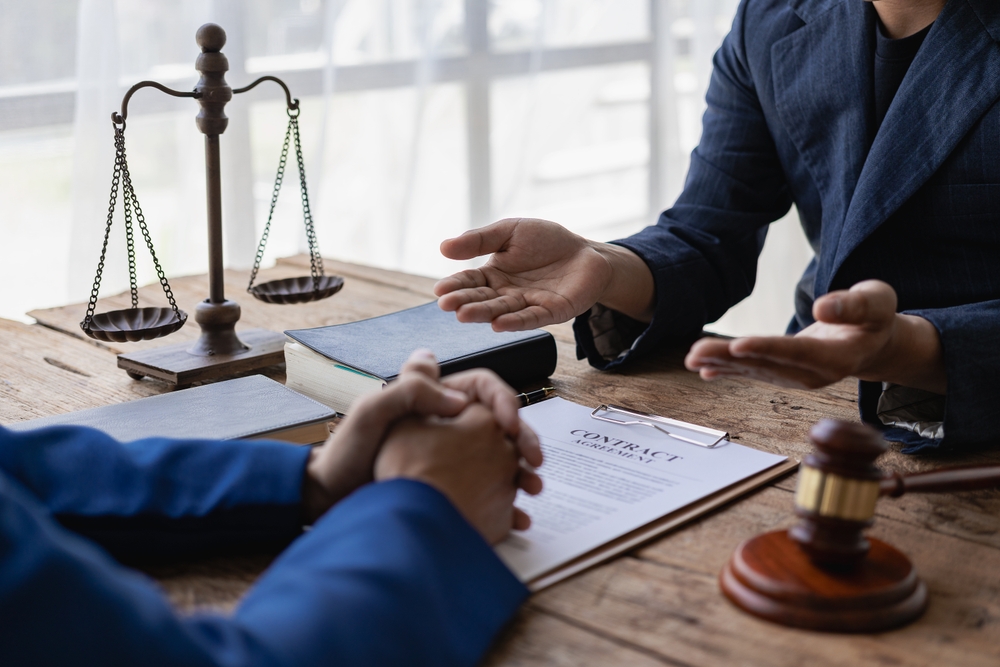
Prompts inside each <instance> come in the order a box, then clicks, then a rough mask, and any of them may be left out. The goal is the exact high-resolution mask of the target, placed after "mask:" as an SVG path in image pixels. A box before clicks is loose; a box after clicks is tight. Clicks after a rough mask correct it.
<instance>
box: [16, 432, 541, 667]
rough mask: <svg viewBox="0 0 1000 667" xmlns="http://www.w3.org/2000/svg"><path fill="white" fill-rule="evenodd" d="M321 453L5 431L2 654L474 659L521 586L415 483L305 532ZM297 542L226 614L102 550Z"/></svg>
mask: <svg viewBox="0 0 1000 667" xmlns="http://www.w3.org/2000/svg"><path fill="white" fill-rule="evenodd" d="M307 456H308V448H305V447H295V446H291V445H286V444H281V443H271V442H254V443H247V442H204V441H203V442H198V441H191V442H176V441H175V442H171V441H167V440H146V441H140V442H135V443H130V444H126V445H121V444H119V443H117V442H115V441H113V440H110V439H109V438H107V437H106V436H104V435H103V434H101V433H99V432H97V431H93V430H89V429H83V428H74V427H56V428H49V429H42V430H38V431H33V432H26V433H18V434H15V433H12V432H10V431H7V430H5V429H3V428H0V664H3V665H5V666H9V667H14V666H20V665H100V666H102V667H107V666H109V665H129V666H134V665H143V666H144V667H146V666H152V665H184V666H186V667H194V666H198V665H245V666H252V665H379V666H384V665H473V664H475V663H476V662H477V661H478V660H479V659H480V657H481V656H482V654H483V653H484V652H485V650H486V649H487V648H488V646H489V643H490V641H491V640H492V638H493V636H494V635H495V634H496V632H497V631H498V630H499V628H500V627H501V626H502V625H503V624H504V623H505V622H506V621H507V619H508V618H509V617H510V616H511V615H512V614H513V613H514V611H515V610H516V609H517V607H518V605H519V604H520V603H521V601H522V600H523V599H524V598H525V597H526V595H527V591H526V589H525V588H524V586H522V585H521V584H520V583H519V582H518V581H517V580H516V579H515V578H514V576H513V575H512V574H511V573H510V572H509V571H508V570H507V568H506V567H504V565H503V564H502V563H501V562H500V561H499V560H498V559H497V557H496V555H495V554H494V553H493V550H492V549H491V548H490V546H489V545H488V544H486V542H485V541H483V539H482V538H481V537H480V536H479V534H478V533H476V532H475V531H474V530H473V529H472V527H471V526H469V524H468V523H466V522H465V520H464V519H463V518H462V517H461V516H460V515H459V514H458V512H457V511H456V510H455V509H454V507H453V506H452V505H451V503H449V502H448V501H447V500H446V499H445V498H444V496H442V495H441V494H440V493H438V492H437V491H435V490H434V489H432V488H431V487H429V486H426V485H424V484H421V483H418V482H411V481H404V480H398V481H393V482H387V483H380V484H371V485H368V486H367V487H364V488H362V489H360V490H359V491H357V492H356V493H355V494H353V495H352V496H350V497H349V498H347V499H345V500H344V501H342V502H341V503H339V504H338V505H337V506H336V507H334V508H333V509H332V510H331V511H329V512H328V513H327V514H326V515H325V516H324V517H323V518H322V519H320V520H319V521H318V522H317V523H316V524H315V525H314V526H313V527H312V529H311V530H310V531H308V532H307V533H305V534H303V535H301V536H299V537H297V538H296V536H298V535H299V533H300V532H301V528H300V525H301V522H300V521H299V512H300V507H299V504H300V489H301V486H302V476H303V471H304V467H305V462H306V458H307ZM60 524H62V525H60ZM65 526H70V527H72V528H73V529H74V531H77V532H71V531H70V530H67V529H66V527H65ZM80 533H82V534H83V536H81V535H80ZM86 537H90V538H91V539H85V538H86ZM292 538H296V539H295V541H294V542H293V543H292V545H291V546H290V547H289V548H288V549H287V550H286V551H285V552H284V553H283V554H282V555H281V556H279V557H278V559H277V560H276V561H275V562H274V563H273V564H272V565H271V567H270V568H269V569H268V570H267V572H265V573H264V575H263V576H262V577H261V578H260V580H259V581H258V582H257V583H256V584H255V585H254V587H253V588H252V589H251V590H250V592H249V593H248V594H247V595H246V597H245V598H244V599H243V601H242V602H241V603H240V605H239V606H238V607H237V609H236V610H235V612H234V613H233V614H232V615H231V616H229V617H223V616H218V615H209V614H200V615H195V616H188V617H181V616H178V615H177V614H176V613H175V612H174V610H173V609H172V608H171V607H170V604H169V603H168V602H167V600H166V599H165V598H164V596H163V594H162V593H161V592H160V591H159V590H158V589H157V587H156V585H155V584H154V583H153V582H152V581H150V580H149V579H147V578H146V577H144V576H143V575H141V574H139V573H137V572H135V571H133V570H129V569H127V568H125V567H123V566H121V565H120V564H118V563H117V562H116V561H115V560H113V559H112V558H111V557H110V556H109V555H108V553H107V552H106V551H105V550H104V549H102V548H101V547H100V546H98V544H95V541H96V542H99V543H102V544H104V545H105V546H108V547H109V548H111V549H112V550H113V551H127V552H128V553H130V554H132V555H138V554H142V553H151V554H157V555H163V553H164V550H165V549H167V550H169V551H171V552H174V553H177V552H182V551H190V550H191V549H198V548H203V547H205V546H213V545H220V544H228V545H233V544H240V543H258V542H261V541H264V540H268V541H271V540H286V541H287V540H289V539H292ZM92 540H93V541H92Z"/></svg>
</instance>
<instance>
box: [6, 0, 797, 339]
mask: <svg viewBox="0 0 1000 667" xmlns="http://www.w3.org/2000/svg"><path fill="white" fill-rule="evenodd" d="M14 2H16V0H0V10H2V9H3V7H4V5H8V4H9V6H10V7H13V6H14V5H13V4H12V3H14ZM45 2H47V3H55V4H58V3H60V2H61V3H63V4H64V5H65V4H66V3H71V2H72V0H45ZM42 4H44V3H42ZM735 6H736V0H652V1H651V0H213V1H210V2H204V1H200V0H128V1H127V2H126V1H125V0H79V2H78V3H76V21H77V39H76V45H75V51H74V52H73V53H72V54H70V55H69V56H67V57H71V58H73V59H74V61H75V70H76V73H77V74H76V78H75V81H69V82H65V85H71V86H72V87H73V89H75V91H76V105H75V115H74V122H73V125H72V127H71V128H65V129H60V127H61V126H57V125H45V124H39V125H37V126H34V127H30V125H31V123H30V122H27V123H26V125H27V126H29V127H27V128H26V129H20V130H18V131H16V132H5V131H4V128H3V126H2V125H0V196H5V197H11V198H14V199H15V205H14V206H12V207H8V210H10V211H12V213H11V214H9V215H8V216H7V217H6V218H2V217H0V232H2V233H3V234H4V235H5V238H8V239H13V240H14V242H13V243H8V244H5V245H4V246H2V247H0V253H2V256H3V259H5V260H7V261H4V262H0V280H5V281H6V280H8V279H9V278H10V275H11V274H10V271H13V268H11V267H16V268H20V269H22V270H23V269H25V267H28V270H29V271H30V270H31V269H32V267H37V268H38V269H40V268H42V267H49V268H48V269H47V270H46V271H45V275H44V276H43V277H42V278H40V279H39V280H37V281H34V282H33V284H32V285H31V287H30V288H27V289H28V291H27V292H18V296H16V298H15V297H12V296H10V295H9V294H0V316H3V317H17V316H18V314H19V313H21V312H24V311H25V310H27V309H28V308H30V307H39V306H49V305H56V304H59V303H66V302H70V301H80V300H83V299H85V298H86V297H87V295H88V294H89V292H90V287H91V284H92V282H93V277H94V270H95V268H96V264H97V258H98V256H99V254H100V249H101V240H102V238H103V233H104V226H105V221H106V218H107V206H108V192H109V189H110V183H111V171H112V161H113V132H112V127H111V122H110V114H111V111H113V110H115V109H117V108H118V106H119V104H120V100H121V96H122V94H123V93H124V91H125V90H127V88H128V87H129V86H130V85H132V84H133V83H135V82H137V81H139V80H143V79H154V80H158V81H161V82H163V83H165V84H166V85H168V86H171V87H173V88H175V89H180V90H190V89H191V87H193V85H194V84H195V82H196V81H197V73H196V72H195V71H194V69H193V64H194V59H195V57H196V55H197V53H198V49H197V47H196V46H195V44H194V32H195V30H196V29H197V27H198V26H199V25H201V24H202V23H204V22H207V21H213V22H217V23H219V24H220V25H222V26H223V27H224V28H225V29H226V31H227V34H228V42H227V44H226V47H225V48H224V50H223V51H224V53H225V54H226V55H227V57H228V59H229V63H230V71H229V73H228V74H227V80H228V81H229V83H230V85H232V86H233V87H234V88H235V87H239V86H242V85H245V84H246V83H248V82H249V81H251V80H252V79H254V78H256V77H258V76H261V75H263V74H268V73H272V74H276V75H277V76H281V77H283V78H286V79H287V80H288V82H289V84H290V86H291V88H292V94H293V95H294V96H296V97H300V98H301V99H302V115H301V120H300V124H301V129H302V139H303V149H304V152H305V160H306V171H307V176H308V184H309V193H310V196H311V201H312V208H313V213H314V218H315V220H316V225H317V233H318V237H319V242H320V248H321V250H322V251H323V254H324V255H327V256H332V257H336V258H340V259H344V260H347V261H353V262H359V263H364V264H372V265H377V266H383V267H387V268H394V269H401V270H405V271H411V272H416V273H422V274H425V275H443V274H445V273H448V272H451V271H454V270H456V269H457V268H460V267H458V266H456V265H454V263H452V262H448V261H447V260H444V259H443V258H442V257H440V255H439V253H438V250H437V247H438V244H439V243H440V241H441V240H442V239H443V238H445V237H447V236H451V235H455V234H458V233H460V232H462V231H463V230H465V229H467V228H469V227H470V226H473V225H475V224H482V223H483V222H486V221H488V220H490V219H497V218H500V217H506V216H534V217H544V218H548V219H552V220H556V221H558V222H560V223H562V224H564V225H566V226H567V227H569V228H571V229H573V230H575V231H578V232H579V233H581V234H585V235H587V236H590V237H592V238H598V239H601V240H611V239H613V238H619V237H621V236H626V235H628V234H630V233H633V232H635V231H637V230H638V229H640V228H641V227H643V226H645V225H647V224H651V223H652V222H653V221H654V220H655V214H656V212H657V210H658V209H659V208H661V207H665V206H667V205H669V204H670V202H671V201H672V200H673V198H674V197H676V195H677V193H678V192H679V189H680V187H681V184H682V183H683V176H684V173H685V172H686V169H687V159H688V158H687V156H688V154H689V153H690V150H691V149H692V148H693V147H694V146H695V145H696V143H697V140H698V137H699V135H700V116H701V113H702V111H703V109H704V101H703V98H704V90H705V88H706V87H707V84H708V76H709V74H710V71H711V62H710V61H711V56H712V53H713V52H714V51H715V49H716V48H717V46H718V44H719V43H720V42H721V40H722V37H723V36H724V35H725V33H726V31H727V30H728V26H729V23H730V22H731V20H732V14H733V12H734V10H735ZM467 13H469V15H467ZM42 14H44V12H42V11H41V10H39V15H40V17H41V18H44V17H42V16H41V15H42ZM476 16H485V17H486V20H487V21H488V25H487V26H486V30H485V32H486V34H485V35H482V34H480V33H479V32H477V31H476V30H475V29H470V27H469V24H471V23H472V22H473V19H475V17H476ZM41 18H40V19H39V20H41ZM24 33H25V34H30V33H31V26H24ZM484 40H485V41H484ZM644 42H645V43H648V44H652V45H653V46H654V47H655V49H654V52H655V54H656V55H655V58H654V59H653V60H649V59H648V58H647V57H646V56H644V55H642V54H643V53H648V52H649V51H648V50H646V51H643V50H641V49H640V50H639V51H633V52H629V53H636V54H639V55H637V56H636V57H631V56H615V55H614V54H613V53H612V52H613V51H614V50H615V49H619V48H622V49H626V50H627V49H628V48H629V46H628V45H630V44H640V45H641V44H642V43H644ZM622 45H624V46H622ZM57 46H58V45H56V44H53V45H52V47H53V48H56V47H57ZM588 49H589V50H590V52H589V54H584V56H582V57H583V58H584V61H581V62H583V65H576V66H574V65H573V63H567V62H566V58H570V57H574V56H572V54H571V55H570V56H567V55H566V54H567V52H568V51H576V50H580V51H587V50H588ZM601 49H604V51H602V52H601V53H604V54H605V55H600V54H598V55H596V56H595V55H593V53H597V52H598V51H601ZM609 49H610V51H609ZM608 53H612V54H611V55H607V54H608ZM505 58H506V60H504V59H505ZM586 58H591V60H590V61H586ZM602 58H604V60H601V59H602ZM585 61H586V62H585ZM3 67H4V62H3V60H2V57H0V98H2V96H3V95H4V91H5V88H4V72H3ZM463 72H464V73H466V74H463ZM469 72H472V73H482V76H483V77H486V79H483V78H477V77H479V75H478V74H476V75H475V76H472V78H469V76H470V75H469V74H468V73H469ZM491 72H492V74H490V73H491ZM657 73H659V76H658V78H657V79H656V80H657V82H658V83H657V85H655V86H651V76H652V75H654V74H657ZM60 85H64V84H60ZM268 86H273V84H270V83H265V84H263V85H262V86H261V87H260V88H258V89H255V90H254V91H251V92H250V93H247V94H246V95H241V96H237V97H236V98H234V100H233V102H232V103H230V104H229V105H227V108H226V113H227V115H228V116H229V117H230V123H229V127H228V129H227V131H226V132H225V134H224V135H223V136H222V140H221V144H222V153H223V154H222V159H223V162H222V172H223V197H224V199H223V216H224V224H225V228H224V233H225V257H226V263H227V265H228V266H230V267H234V268H246V267H247V266H248V265H249V264H250V263H251V262H252V260H253V255H254V250H255V247H256V243H257V239H258V236H259V234H260V231H261V229H262V227H263V224H264V221H265V220H266V217H267V208H268V205H269V203H270V196H271V188H272V185H273V179H274V175H275V168H276V167H277V161H278V154H279V152H280V148H281V141H282V138H283V136H284V131H285V126H286V124H287V116H286V115H285V110H284V104H283V101H282V100H281V99H279V98H277V97H275V95H274V94H273V93H274V90H276V88H275V89H274V90H272V92H271V93H270V94H269V93H267V92H266V87H268ZM484 90H485V95H483V94H482V93H483V91H484ZM477 91H478V92H477ZM29 93H30V91H29ZM29 97H30V95H29ZM0 102H2V99H0ZM482 103H485V104H487V106H486V107H482V106H481V104H482ZM477 105H479V106H477ZM484 109H486V110H488V113H484ZM651 109H654V110H655V116H654V117H652V118H651V116H650V114H651ZM197 110H198V107H197V104H196V103H195V102H194V101H192V100H190V99H174V98H168V97H166V96H165V95H163V94H162V93H160V92H158V91H155V90H151V89H150V90H142V91H139V92H138V93H137V94H136V95H135V96H134V97H133V98H132V100H131V103H130V105H129V120H128V126H127V129H126V144H127V149H128V157H129V167H130V169H131V173H132V178H133V181H134V183H135V187H136V192H137V195H138V197H139V200H140V202H141V203H142V206H143V211H144V213H145V216H146V220H147V221H148V223H149V227H150V230H151V232H152V234H153V240H154V243H155V244H156V251H157V255H158V257H159V258H160V260H161V262H162V264H163V267H164V269H165V271H166V273H167V275H168V277H171V276H180V275H186V274H192V273H200V272H203V271H205V270H206V269H207V257H206V253H207V240H206V231H205V222H204V220H205V203H204V202H205V198H204V187H205V186H204V166H203V165H204V158H203V136H202V135H201V134H200V133H199V132H198V130H197V128H196V127H195V124H194V116H195V114H196V113H197ZM470 113H472V114H474V117H471V118H470V117H467V116H468V114H470ZM477 132H478V134H477ZM32 142H35V143H32ZM654 144H655V145H654ZM42 145H45V146H50V145H58V146H66V147H67V148H65V149H62V152H61V153H60V154H59V155H58V156H56V157H52V156H50V155H47V154H46V153H45V152H44V151H41V153H40V155H41V157H38V158H37V159H35V158H33V157H32V155H31V154H32V150H31V148H30V147H31V146H42ZM26 146H27V147H28V148H27V149H26V148H25V147H26ZM26 156H27V161H26V160H25V157H26ZM64 164H65V166H63V165H64ZM53 165H56V167H55V168H54V167H53ZM61 169H65V173H66V178H65V179H62V180H59V179H58V178H57V179H56V181H57V182H60V183H65V186H60V187H65V190H58V189H55V190H53V188H55V186H52V188H50V190H49V191H47V194H48V196H46V197H39V198H37V200H36V201H33V200H31V198H32V197H33V196H34V194H33V193H31V192H25V191H24V190H25V188H24V187H21V190H22V191H13V190H12V188H13V187H14V186H13V185H12V186H10V188H11V190H10V191H7V190H5V187H7V186H5V185H4V183H5V180H4V176H5V174H8V173H9V174H12V175H17V176H20V177H21V178H22V181H23V180H31V179H32V178H33V176H29V175H31V174H36V173H37V174H38V175H42V174H45V175H46V176H51V175H52V174H53V173H55V174H56V175H58V173H59V170H61ZM5 170H6V171H5ZM296 171H297V169H296V167H295V164H294V155H292V156H290V160H289V165H288V167H287V169H286V178H285V185H284V188H283V190H282V194H281V197H280V199H279V203H278V207H277V211H276V214H275V219H274V222H273V223H272V224H273V226H272V232H271V237H270V242H269V245H268V252H267V255H266V256H265V257H266V262H270V261H273V259H274V258H275V257H280V256H286V255H290V254H294V253H297V252H301V251H302V250H304V249H305V235H304V231H303V225H302V213H301V206H300V204H299V193H298V179H297V174H296ZM35 180H37V179H35ZM22 181H18V180H17V179H16V178H15V179H13V181H12V182H15V183H17V182H22ZM484 193H485V194H484ZM484 197H485V199H484ZM473 200H475V201H473ZM477 216H478V217H479V218H481V219H476V217H477ZM35 220H53V221H57V224H54V225H49V228H48V229H46V228H45V227H41V226H37V225H36V226H37V227H38V228H36V229H32V228H31V225H32V224H33V222H32V221H35ZM52 228H61V229H66V233H65V234H61V233H60V234H55V235H53V233H52V231H51V229H52ZM121 228H122V224H121V210H120V196H119V209H118V212H117V214H116V217H115V228H114V230H113V231H112V243H111V245H110V246H109V250H108V261H107V267H108V268H107V269H106V273H105V280H104V283H103V285H102V294H110V293H113V292H115V291H119V290H122V289H125V288H127V284H128V283H127V272H126V270H125V268H126V262H125V249H124V241H123V239H122V237H123V236H124V233H123V232H122V229H121ZM775 231H777V232H778V233H777V234H775V233H773V232H772V234H771V237H773V238H769V242H768V247H767V248H766V249H765V252H766V253H768V252H770V253H771V255H776V256H771V257H770V258H769V260H768V261H767V272H765V273H766V275H763V276H762V277H761V280H762V282H763V283H767V284H768V288H767V289H763V290H758V292H760V293H761V294H759V295H755V297H753V298H754V299H756V300H757V301H756V302H751V303H750V304H749V305H741V307H740V308H738V309H737V310H736V311H735V313H734V314H731V315H730V316H727V318H728V320H723V321H722V322H720V323H719V325H718V328H719V330H723V331H730V332H735V333H739V332H741V331H744V330H750V329H754V330H761V331H763V330H775V331H776V330H780V329H781V328H783V327H784V323H785V322H784V320H785V319H787V317H788V315H790V313H791V286H792V285H793V284H794V282H795V280H794V275H795V274H796V273H797V272H798V271H799V270H800V269H801V266H802V265H804V264H805V261H806V259H807V256H808V249H807V248H806V247H805V245H804V242H803V241H801V239H800V236H801V233H800V232H798V231H797V230H795V229H794V222H791V223H789V224H785V223H781V225H779V226H778V227H777V228H776V230H775ZM51 255H55V256H56V261H55V262H52V261H51V260H50V257H51ZM137 257H138V258H139V279H140V282H150V281H152V280H153V279H154V278H155V276H154V275H153V271H152V267H151V263H150V262H149V260H148V253H147V252H146V251H145V248H144V247H142V246H141V245H140V246H138V247H137ZM22 272H23V271H22ZM19 275H20V274H19ZM769 276H770V277H769ZM768 281H770V282H768ZM30 290H34V292H32V293H29V292H30ZM765 292H767V294H765ZM775 294H777V296H774V295H775ZM233 296H236V297H237V298H238V295H233ZM741 309H742V310H741ZM741 313H744V314H741ZM727 322H728V323H727Z"/></svg>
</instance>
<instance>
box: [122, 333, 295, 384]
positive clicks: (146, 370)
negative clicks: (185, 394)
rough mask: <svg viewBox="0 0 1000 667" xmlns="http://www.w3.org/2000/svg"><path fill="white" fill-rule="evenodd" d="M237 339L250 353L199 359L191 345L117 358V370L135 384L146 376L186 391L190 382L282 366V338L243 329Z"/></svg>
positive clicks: (163, 348)
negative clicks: (131, 379)
mask: <svg viewBox="0 0 1000 667" xmlns="http://www.w3.org/2000/svg"><path fill="white" fill-rule="evenodd" d="M239 337H240V340H241V341H243V343H245V344H246V345H247V346H249V348H250V349H249V350H246V351H243V352H237V353H236V354H217V355H213V356H202V355H196V354H191V352H190V350H191V345H192V344H191V342H186V343H179V344H177V345H167V346H165V347H158V348H155V349H152V350H143V351H141V352H133V353H130V354H119V355H118V368H122V369H124V370H125V371H126V372H127V373H128V375H129V377H131V378H133V379H136V380H139V379H142V378H143V377H146V376H148V377H151V378H156V379H157V380H162V381H163V382H166V383H167V384H170V385H174V386H178V387H185V386H187V385H189V384H191V383H193V382H202V381H205V380H218V379H222V378H229V377H234V376H236V375H241V374H243V373H249V372H251V371H255V370H258V369H260V368H265V367H266V366H274V365H275V364H281V363H284V362H285V351H284V350H285V336H284V334H280V333H276V332H274V331H268V330H267V329H246V330H244V331H240V332H239Z"/></svg>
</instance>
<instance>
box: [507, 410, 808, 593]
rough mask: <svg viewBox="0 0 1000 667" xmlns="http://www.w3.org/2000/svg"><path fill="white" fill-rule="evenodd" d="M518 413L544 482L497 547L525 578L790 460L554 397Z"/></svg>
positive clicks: (522, 497) (523, 501)
mask: <svg viewBox="0 0 1000 667" xmlns="http://www.w3.org/2000/svg"><path fill="white" fill-rule="evenodd" d="M521 417H522V418H523V419H524V421H525V422H527V423H528V425H529V426H531V428H533V429H534V430H535V433H537V434H538V437H539V440H540V441H541V445H542V452H543V454H544V455H545V463H544V464H543V465H542V467H540V468H539V469H538V474H539V475H540V476H541V478H542V481H543V482H544V485H545V487H544V489H543V491H542V493H541V494H539V495H537V496H529V495H527V494H525V493H524V492H520V494H519V496H518V499H517V505H518V507H520V508H521V509H523V510H524V511H525V512H527V513H528V514H529V515H530V516H531V528H529V529H528V530H526V531H524V532H514V533H511V535H510V536H509V537H508V538H507V539H506V540H505V541H503V542H501V543H500V544H499V545H497V553H498V554H499V556H500V558H501V559H502V560H503V561H504V563H506V564H507V566H508V567H509V568H510V569H511V570H512V571H513V572H514V574H515V575H517V577H518V578H519V579H520V580H521V581H523V582H525V583H528V582H532V581H537V580H539V578H543V577H545V576H546V575H548V574H550V573H552V572H553V571H554V570H557V569H558V568H560V567H561V566H564V565H566V564H567V563H570V562H571V561H574V559H577V560H578V559H579V558H580V557H581V556H584V555H586V554H588V553H589V552H593V551H594V550H595V549H599V548H600V547H601V546H602V545H606V544H607V543H610V542H612V541H614V540H616V539H618V538H621V537H622V536H624V535H628V534H630V533H633V532H634V531H636V530H637V529H639V528H641V527H643V526H646V525H647V524H650V523H652V522H655V521H657V520H658V519H662V518H663V517H664V516H665V515H669V514H671V513H674V512H677V511H678V510H681V509H683V508H685V507H687V506H690V505H692V504H696V503H698V502H699V501H702V500H703V499H705V498H708V497H712V496H713V494H715V495H716V496H718V492H720V491H722V490H724V489H727V488H728V487H732V486H734V485H737V484H738V483H740V482H742V481H745V480H747V479H748V478H753V477H755V476H758V479H761V481H760V482H759V483H763V482H764V481H768V480H769V479H772V478H773V477H775V476H777V475H778V474H781V473H783V472H786V471H787V470H789V469H791V468H793V467H794V465H785V466H781V464H782V463H783V462H786V461H787V457H784V456H778V455H776V454H769V453H767V452H762V451H758V450H756V449H751V448H750V447H744V446H742V445H738V444H735V443H732V442H729V441H728V440H727V441H723V442H722V443H720V444H719V445H717V446H716V447H713V448H707V447H701V446H698V445H695V444H691V443H690V442H684V441H683V440H680V439H676V438H673V437H671V436H669V435H667V434H665V433H663V432H661V431H657V430H655V429H653V428H649V427H646V426H642V425H638V424H637V425H631V426H627V425H620V424H613V423H608V422H606V421H599V420H596V419H594V418H593V417H591V409H590V408H588V407H585V406H582V405H579V404H576V403H572V402H570V401H566V400H564V399H561V398H552V399H549V400H547V401H543V402H541V403H537V404H535V405H529V406H527V407H525V408H522V409H521ZM778 467H780V468H781V470H777V471H776V472H775V474H774V475H771V476H766V475H764V476H763V478H761V473H764V472H765V471H768V470H772V469H776V468H778ZM759 483H758V484H756V485H759ZM756 485H755V486H756ZM750 488H753V486H750V487H747V488H745V489H744V490H742V491H741V493H745V492H746V491H748V490H749V489H750ZM731 499H732V497H728V498H725V499H724V500H723V501H722V502H728V501H729V500H731ZM717 504H721V502H720V503H717ZM717 504H716V505H711V506H710V507H708V508H707V509H702V510H701V512H699V513H703V512H705V511H708V509H712V508H713V507H715V506H717ZM648 537H649V535H647V536H646V539H648ZM625 546H626V547H627V546H628V545H625ZM615 553H617V552H615ZM615 553H611V554H610V555H608V554H607V553H605V554H603V555H602V556H601V557H600V558H599V559H598V560H595V561H594V562H599V560H605V559H606V558H609V557H610V556H611V555H615ZM590 564H594V563H590ZM575 571H578V570H575ZM567 576H568V575H567ZM551 583H554V581H553V582H551Z"/></svg>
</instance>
